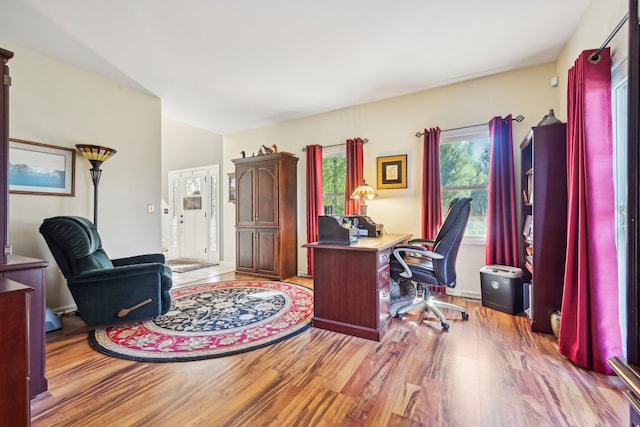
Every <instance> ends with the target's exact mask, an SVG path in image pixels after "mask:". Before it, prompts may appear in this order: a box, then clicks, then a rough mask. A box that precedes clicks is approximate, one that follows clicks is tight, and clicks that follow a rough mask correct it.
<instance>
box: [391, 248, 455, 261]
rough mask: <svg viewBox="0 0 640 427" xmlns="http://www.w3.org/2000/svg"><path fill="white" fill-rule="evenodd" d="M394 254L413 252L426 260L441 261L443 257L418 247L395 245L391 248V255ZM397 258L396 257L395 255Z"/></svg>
mask: <svg viewBox="0 0 640 427" xmlns="http://www.w3.org/2000/svg"><path fill="white" fill-rule="evenodd" d="M396 252H398V253H400V252H414V253H417V254H419V255H421V256H426V257H428V258H431V259H443V258H444V255H440V254H439V253H437V252H432V251H429V250H427V249H424V248H422V247H420V246H413V245H397V246H395V247H394V248H393V254H394V255H396ZM396 258H397V255H396Z"/></svg>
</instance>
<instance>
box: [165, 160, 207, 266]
mask: <svg viewBox="0 0 640 427" xmlns="http://www.w3.org/2000/svg"><path fill="white" fill-rule="evenodd" d="M219 170H220V168H219V166H218V165H212V166H207V167H203V168H193V169H183V170H178V171H171V172H169V212H168V214H169V219H170V230H168V234H169V236H170V237H169V240H170V244H169V257H170V258H188V259H194V260H200V261H208V262H211V263H215V264H217V263H219V262H220V249H219V244H218V234H219V231H218V230H219V224H218V222H219V216H220V214H219V209H220V207H219V194H218V192H219V185H218V182H219Z"/></svg>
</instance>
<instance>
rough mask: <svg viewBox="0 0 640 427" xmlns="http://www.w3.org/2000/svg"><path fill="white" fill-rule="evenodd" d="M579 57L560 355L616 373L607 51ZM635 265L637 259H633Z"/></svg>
mask: <svg viewBox="0 0 640 427" xmlns="http://www.w3.org/2000/svg"><path fill="white" fill-rule="evenodd" d="M593 52H594V51H593V50H591V51H584V52H582V53H581V54H580V56H579V57H578V59H577V60H576V62H575V63H574V66H573V68H571V69H570V70H569V81H568V87H567V103H568V104H567V112H568V117H567V256H566V268H565V275H564V290H563V296H562V317H561V322H560V338H559V347H560V352H561V353H562V354H564V355H565V356H567V357H568V358H569V359H570V360H571V361H573V362H574V363H575V364H577V365H579V366H582V367H585V368H589V369H593V370H595V371H597V372H600V373H604V374H609V375H611V374H613V372H612V371H611V368H610V367H609V365H608V364H607V359H608V358H610V357H614V356H622V338H621V335H620V334H621V333H620V327H619V324H618V274H617V272H618V267H617V258H616V246H615V224H614V209H615V203H614V198H613V193H614V191H613V190H614V187H613V166H612V155H613V154H612V151H613V148H612V145H613V143H612V136H611V135H612V134H611V57H610V53H609V49H606V50H604V51H603V52H602V53H601V54H600V60H599V61H597V62H591V61H590V60H589V57H590V56H591V54H592V53H593ZM629 262H636V260H629Z"/></svg>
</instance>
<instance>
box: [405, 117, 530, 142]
mask: <svg viewBox="0 0 640 427" xmlns="http://www.w3.org/2000/svg"><path fill="white" fill-rule="evenodd" d="M513 120H515V121H516V122H521V121H523V120H524V116H523V115H522V114H519V115H517V116H516V117H515V118H514V119H513ZM488 124H489V123H478V124H477V125H469V126H460V127H457V128H451V129H444V130H441V131H440V132H450V131H452V130H460V129H467V128H474V127H476V126H484V125H488ZM422 135H424V132H417V133H416V138H420V137H421V136H422Z"/></svg>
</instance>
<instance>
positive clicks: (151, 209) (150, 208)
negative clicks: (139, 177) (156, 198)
mask: <svg viewBox="0 0 640 427" xmlns="http://www.w3.org/2000/svg"><path fill="white" fill-rule="evenodd" d="M155 211H156V205H154V204H153V203H151V204H148V205H147V213H150V214H152V213H154V212H155Z"/></svg>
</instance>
